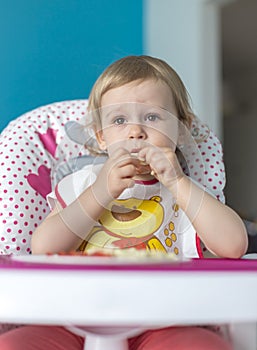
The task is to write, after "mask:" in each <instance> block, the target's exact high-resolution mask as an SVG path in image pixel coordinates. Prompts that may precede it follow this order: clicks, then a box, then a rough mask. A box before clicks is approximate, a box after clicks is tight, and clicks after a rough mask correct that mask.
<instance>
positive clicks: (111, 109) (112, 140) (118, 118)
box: [97, 80, 179, 155]
mask: <svg viewBox="0 0 257 350" xmlns="http://www.w3.org/2000/svg"><path fill="white" fill-rule="evenodd" d="M100 114H101V130H100V131H98V133H97V139H98V142H99V145H100V147H101V148H102V149H107V151H108V153H109V155H111V154H112V152H113V151H115V150H116V149H117V148H121V147H122V148H125V149H127V150H128V151H129V152H131V153H137V152H138V151H139V150H140V149H141V148H143V147H144V146H149V145H152V146H157V147H170V148H172V149H173V150H174V151H175V149H176V144H177V139H178V123H179V121H178V118H177V117H176V114H177V111H176V108H175V104H174V100H173V96H172V93H171V91H170V89H169V87H168V86H167V85H166V84H165V83H164V82H162V81H155V80H146V81H143V82H141V81H134V82H132V83H129V84H126V85H123V86H121V87H118V88H115V89H111V90H109V91H107V92H106V93H105V94H104V95H103V97H102V101H101V113H100Z"/></svg>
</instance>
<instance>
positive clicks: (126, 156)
mask: <svg viewBox="0 0 257 350" xmlns="http://www.w3.org/2000/svg"><path fill="white" fill-rule="evenodd" d="M138 164H139V160H138V159H136V158H134V157H132V156H131V154H130V153H129V152H128V151H127V150H126V149H123V148H121V149H118V150H116V151H115V152H114V153H113V155H112V156H111V157H110V158H109V159H108V160H107V161H106V163H105V164H104V166H103V168H102V169H101V171H100V173H99V175H98V177H97V180H96V181H95V183H94V184H93V186H92V187H93V191H94V193H95V196H96V198H97V200H98V202H99V203H101V204H102V205H107V204H108V203H109V202H111V201H112V200H113V199H115V198H118V197H119V195H120V194H121V193H122V192H123V191H124V190H125V189H126V188H129V187H133V186H134V180H133V177H134V176H135V175H136V174H137V173H138Z"/></svg>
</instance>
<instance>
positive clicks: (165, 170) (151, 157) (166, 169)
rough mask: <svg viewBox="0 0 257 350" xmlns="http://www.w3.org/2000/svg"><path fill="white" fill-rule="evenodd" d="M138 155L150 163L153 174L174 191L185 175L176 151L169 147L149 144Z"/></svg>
mask: <svg viewBox="0 0 257 350" xmlns="http://www.w3.org/2000/svg"><path fill="white" fill-rule="evenodd" d="M138 157H139V159H141V160H142V161H145V162H146V163H147V164H149V165H150V167H151V169H152V174H153V175H154V176H155V177H156V178H157V179H158V180H159V181H160V182H162V184H163V185H164V186H165V187H167V188H168V189H169V190H170V191H172V192H173V193H174V191H175V187H176V184H177V182H178V181H179V180H180V179H182V178H183V177H184V173H183V171H182V169H181V166H180V164H179V161H178V159H177V156H176V153H175V152H174V151H173V150H172V149H171V148H169V147H155V146H149V147H145V148H143V149H141V151H140V152H139V153H138Z"/></svg>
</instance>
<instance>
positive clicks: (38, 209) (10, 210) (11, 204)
mask: <svg viewBox="0 0 257 350" xmlns="http://www.w3.org/2000/svg"><path fill="white" fill-rule="evenodd" d="M86 107H87V101H86V100H74V101H65V102H60V103H53V104H50V105H47V106H44V107H41V108H37V109H35V110H33V111H31V112H29V113H26V114H24V115H23V116H21V117H19V118H18V119H16V120H14V121H12V122H11V123H10V124H9V125H8V126H7V128H6V129H5V130H4V131H3V132H2V133H1V138H0V165H1V168H0V169H1V170H0V254H16V255H24V254H29V253H30V240H31V235H32V233H33V231H34V230H35V229H36V227H37V226H38V225H39V224H40V223H41V221H42V220H43V219H44V218H45V217H46V215H47V214H48V213H49V207H48V205H47V201H46V195H47V194H48V193H49V192H50V191H51V170H52V169H53V168H54V167H55V166H56V164H57V163H58V161H59V156H60V155H58V153H60V152H59V151H60V147H59V148H58V144H62V147H61V152H62V159H65V158H69V157H75V156H78V155H79V154H80V155H83V147H81V145H78V144H76V143H74V142H69V144H68V147H65V145H66V143H65V142H63V139H65V131H64V124H65V123H66V122H68V121H70V120H76V121H78V120H81V119H82V118H83V116H84V115H85V114H86ZM81 150H82V151H81Z"/></svg>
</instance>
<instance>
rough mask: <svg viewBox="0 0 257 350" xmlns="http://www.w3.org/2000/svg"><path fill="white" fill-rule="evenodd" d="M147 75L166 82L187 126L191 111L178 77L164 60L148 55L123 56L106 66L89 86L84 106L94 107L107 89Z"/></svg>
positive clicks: (143, 78)
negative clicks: (87, 101)
mask: <svg viewBox="0 0 257 350" xmlns="http://www.w3.org/2000/svg"><path fill="white" fill-rule="evenodd" d="M148 79H156V80H160V81H163V82H165V83H166V84H167V85H168V87H169V88H170V90H171V93H172V96H173V98H174V102H175V107H176V110H177V112H178V118H179V119H180V120H181V121H182V122H184V123H185V124H186V125H188V126H189V125H190V124H191V120H192V118H193V117H194V115H193V113H192V109H191V106H190V102H189V100H190V99H189V94H188V92H187V90H186V88H185V86H184V84H183V82H182V80H181V79H180V77H179V76H178V74H177V73H176V72H175V70H174V69H173V68H171V67H170V66H169V65H168V64H167V63H166V62H165V61H163V60H161V59H159V58H155V57H151V56H127V57H124V58H121V59H120V60H118V61H116V62H114V63H112V64H111V65H110V66H109V67H108V68H106V70H105V71H104V72H103V73H102V74H101V75H100V76H99V78H98V79H97V81H96V82H95V84H94V86H93V88H92V90H91V93H90V96H89V103H88V110H89V111H97V110H98V109H99V108H100V107H101V100H102V97H103V95H104V94H105V93H106V92H107V91H109V90H111V89H114V88H117V87H120V86H123V85H125V84H128V83H130V82H133V81H135V80H148Z"/></svg>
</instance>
